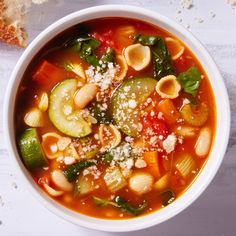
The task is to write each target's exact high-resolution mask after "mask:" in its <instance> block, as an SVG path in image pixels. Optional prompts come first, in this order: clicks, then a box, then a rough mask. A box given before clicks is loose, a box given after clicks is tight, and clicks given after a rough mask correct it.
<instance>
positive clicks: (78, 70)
mask: <svg viewBox="0 0 236 236" xmlns="http://www.w3.org/2000/svg"><path fill="white" fill-rule="evenodd" d="M64 68H65V69H66V70H68V71H73V72H74V73H75V74H76V75H78V76H79V77H80V78H81V79H82V81H81V82H85V80H86V75H85V72H84V69H83V67H82V65H81V64H78V63H72V62H66V63H64Z"/></svg>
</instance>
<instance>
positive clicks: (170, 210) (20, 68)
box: [4, 5, 230, 232]
mask: <svg viewBox="0 0 236 236" xmlns="http://www.w3.org/2000/svg"><path fill="white" fill-rule="evenodd" d="M103 17H128V18H134V19H139V20H143V21H146V22H149V23H152V24H154V25H157V26H159V27H161V28H163V29H165V30H167V31H168V32H170V33H172V34H174V35H175V36H176V37H177V38H179V39H180V40H182V41H183V42H184V43H185V44H186V45H187V46H188V47H189V48H190V49H191V51H192V52H193V53H194V55H195V56H196V57H197V58H198V60H199V61H200V62H201V64H202V65H203V66H204V69H205V71H206V73H207V75H208V77H209V79H210V82H211V86H212V88H213V91H214V96H215V102H216V107H217V127H216V135H215V140H214V145H213V148H212V151H211V153H210V157H209V160H208V161H207V163H206V165H205V167H204V168H203V170H202V171H201V173H200V174H199V176H198V177H197V179H196V180H195V181H194V183H193V184H192V185H191V186H190V187H189V188H188V190H187V191H186V192H185V193H183V194H182V196H180V197H179V198H178V199H177V200H176V201H174V202H173V203H172V204H170V205H169V206H167V207H165V208H163V209H161V210H159V211H156V212H154V213H152V214H149V215H145V216H141V217H138V218H133V219H128V220H104V219H97V218H92V217H89V216H85V215H82V214H79V213H76V212H74V211H71V210H69V209H67V208H65V207H63V206H62V205H60V204H58V203H57V202H56V201H54V200H52V199H50V198H49V197H48V196H47V195H46V194H45V193H43V192H42V190H41V189H40V188H39V187H38V186H37V184H36V183H35V182H34V180H33V178H32V177H31V175H30V174H29V172H28V171H27V170H26V168H25V167H24V165H23V163H22V161H21V159H20V156H19V154H18V151H17V148H16V142H15V134H14V105H13V104H14V103H15V99H16V93H17V89H18V86H19V84H20V81H21V78H22V76H23V74H24V71H25V70H26V68H27V66H28V64H29V63H30V62H31V60H32V58H33V57H34V56H35V54H36V53H37V52H38V51H39V50H40V49H41V48H42V47H43V46H44V45H45V44H46V43H47V42H48V41H49V40H51V39H52V38H54V37H55V36H56V35H57V34H59V33H60V32H63V31H64V30H66V29H68V28H69V27H71V26H73V25H75V24H78V23H80V22H83V21H87V20H91V19H96V18H103ZM4 127H5V134H6V144H7V147H8V150H9V153H10V156H11V157H12V158H13V160H14V162H15V164H16V166H17V169H18V170H19V173H20V175H21V176H22V181H24V182H25V184H26V186H27V187H28V188H29V189H30V190H31V192H32V193H33V194H34V195H35V196H36V197H37V198H38V199H39V201H40V202H42V203H43V204H44V205H45V206H46V207H47V208H48V209H49V210H51V211H52V212H54V213H55V214H56V215H59V216H61V217H62V218H64V219H66V220H67V221H70V222H73V223H75V224H77V225H80V226H84V227H87V228H91V229H96V230H103V231H113V232H122V231H126V232H127V231H133V230H138V229H144V228H146V227H150V226H153V225H156V224H159V223H161V222H163V221H166V220H167V219H170V218H171V217H173V216H175V215H176V214H178V213H179V212H181V211H183V210H184V209H185V208H186V207H188V206H189V205H190V204H191V203H192V202H193V201H194V200H196V199H197V198H198V197H199V195H200V194H201V193H202V192H203V191H204V190H205V189H206V187H207V186H208V185H209V183H210V182H211V180H212V179H213V177H214V176H215V174H216V172H217V170H218V168H219V166H220V164H221V162H222V160H223V157H224V153H225V151H226V147H227V143H228V139H229V129H230V108H229V100H228V94H227V91H226V88H225V85H224V82H223V79H222V77H221V75H220V73H219V71H218V69H217V67H216V65H215V63H214V61H213V60H212V58H211V57H210V55H209V54H208V52H207V51H206V49H205V48H204V47H203V46H202V45H201V43H200V42H199V41H198V40H197V39H196V38H195V37H194V36H193V35H192V34H191V33H190V32H189V31H187V30H186V29H184V28H183V27H182V26H180V25H179V24H177V23H175V22H173V21H171V20H170V19H168V18H166V17H164V16H162V15H160V14H158V13H156V12H153V11H149V10H146V9H143V8H139V7H134V6H127V5H125V6H122V5H106V6H98V7H92V8H88V9H84V10H81V11H78V12H75V13H72V14H70V15H68V16H66V17H64V18H62V19H61V20H58V21H57V22H55V23H54V24H52V25H51V26H49V27H48V28H47V29H46V30H44V31H43V32H42V33H41V34H40V35H39V36H38V37H37V38H36V39H35V40H34V41H33V42H32V43H31V44H30V45H29V46H28V47H27V48H26V50H25V51H24V53H23V55H22V56H21V58H20V59H19V61H18V63H17V65H16V67H15V69H14V71H13V73H12V75H11V79H10V81H9V85H8V89H7V93H6V98H5V106H4Z"/></svg>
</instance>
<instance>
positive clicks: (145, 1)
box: [0, 0, 236, 236]
mask: <svg viewBox="0 0 236 236" xmlns="http://www.w3.org/2000/svg"><path fill="white" fill-rule="evenodd" d="M226 1H227V0H214V1H213V0H208V1H206V0H195V1H194V7H193V8H191V9H189V10H187V9H182V7H181V4H180V0H111V1H108V0H64V1H63V0H49V3H47V4H44V5H42V6H39V7H33V8H32V9H31V11H30V13H29V15H28V21H27V22H28V23H27V29H28V33H29V41H32V39H34V38H35V36H37V35H38V33H40V32H41V31H42V30H43V29H45V28H46V27H47V26H48V25H49V24H51V23H52V22H54V21H55V20H57V19H59V18H61V17H63V16H65V15H67V14H68V13H71V12H74V11H76V10H80V9H82V8H86V7H90V6H95V5H102V4H109V3H116V4H132V5H137V6H142V7H145V8H148V9H152V10H154V11H157V12H159V13H161V14H163V15H166V16H168V17H170V18H172V19H173V20H175V21H178V22H179V23H180V24H182V25H183V26H185V27H187V26H188V25H189V26H190V28H189V30H190V31H191V32H193V34H194V35H195V36H196V37H197V38H199V39H200V40H201V41H202V43H203V44H204V45H205V46H206V48H207V49H208V50H209V52H210V54H211V55H212V57H213V58H214V59H215V61H216V63H217V65H218V66H219V69H220V71H221V73H222V75H223V77H224V80H225V82H226V86H227V88H228V92H229V96H230V101H231V111H232V124H231V125H232V126H231V137H230V142H229V146H228V151H227V153H226V155H225V158H224V161H223V164H222V166H221V167H220V170H219V171H218V173H217V175H216V177H215V178H214V180H213V182H212V183H211V184H210V186H209V187H208V189H207V190H206V191H205V192H204V193H203V194H202V195H201V196H200V197H199V198H198V199H197V201H196V202H195V203H193V204H192V205H191V206H190V207H189V208H188V209H186V210H185V211H183V212H182V213H180V214H179V215H178V216H176V217H174V218H173V219H171V220H169V221H167V222H165V223H163V224H161V225H158V226H156V227H153V228H150V229H147V230H143V231H139V232H133V233H124V234H123V235H128V236H134V235H135V236H139V235H140V236H141V235H151V236H152V235H158V236H167V235H168V236H171V235H175V236H178V235H179V236H189V235H191V236H192V235H193V236H199V235H207V236H218V235H220V236H223V235H224V236H226V235H227V236H228V235H230V236H231V235H232V236H233V235H236V121H235V119H236V102H235V101H236V92H235V91H236V8H235V9H234V8H233V7H231V6H230V5H228V4H227V2H226ZM178 10H181V13H178ZM211 12H213V13H215V17H213V18H212V17H211V15H212V13H211ZM199 18H201V19H203V20H204V21H203V22H202V23H199ZM22 52H23V49H16V48H12V47H8V46H6V45H4V44H0V114H1V115H0V236H9V235H57V236H59V235H70V236H74V235H86V236H87V235H88V236H89V235H90V236H92V235H95V234H96V235H97V236H108V235H112V236H116V235H117V236H118V235H122V234H118V233H105V232H96V231H92V230H87V229H84V228H80V227H77V226H75V225H72V224H70V223H67V222H65V221H64V220H62V219H60V218H58V217H57V216H55V215H53V214H52V213H50V212H49V211H48V210H47V209H45V208H44V207H43V206H42V205H40V204H39V203H38V202H37V201H36V199H34V198H33V197H32V196H31V195H30V193H29V192H28V190H27V189H26V187H25V186H24V185H23V184H22V183H21V182H20V181H19V180H18V176H17V175H16V174H15V170H14V167H13V165H12V162H11V157H10V156H9V155H8V153H7V150H6V146H5V144H4V138H3V126H4V124H3V121H2V108H3V101H4V94H5V91H6V87H7V83H8V80H9V77H10V74H11V72H12V69H13V67H14V66H15V64H16V62H17V60H18V58H19V57H20V55H21V54H22Z"/></svg>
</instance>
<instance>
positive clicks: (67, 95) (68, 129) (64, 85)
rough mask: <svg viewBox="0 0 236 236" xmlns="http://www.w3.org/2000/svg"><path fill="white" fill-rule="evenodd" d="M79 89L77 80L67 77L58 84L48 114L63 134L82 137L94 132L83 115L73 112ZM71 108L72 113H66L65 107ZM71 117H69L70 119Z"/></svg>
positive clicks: (51, 96) (51, 98)
mask: <svg viewBox="0 0 236 236" xmlns="http://www.w3.org/2000/svg"><path fill="white" fill-rule="evenodd" d="M76 90H77V80H76V79H67V80H64V81H62V82H61V83H60V84H58V85H57V86H56V87H55V88H54V89H53V90H52V92H51V95H50V102H49V110H48V115H49V119H50V121H51V122H52V124H53V125H54V126H55V127H56V128H57V129H58V130H59V131H60V132H62V133H63V134H66V135H68V136H71V137H75V138H81V137H85V136H87V135H88V134H90V133H91V132H92V128H91V125H90V124H89V123H88V122H86V121H85V120H84V119H83V117H81V116H78V113H76V111H75V112H74V113H73V108H74V104H73V98H74V94H75V92H76ZM68 107H69V108H70V109H71V110H72V113H71V114H70V115H66V114H65V111H64V110H65V109H66V108H68ZM68 117H69V119H68Z"/></svg>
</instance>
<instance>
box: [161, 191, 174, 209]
mask: <svg viewBox="0 0 236 236" xmlns="http://www.w3.org/2000/svg"><path fill="white" fill-rule="evenodd" d="M160 197H161V201H162V205H163V206H167V205H169V204H170V203H172V202H173V201H174V200H175V194H174V192H173V191H172V190H166V191H165V192H163V193H161V195H160Z"/></svg>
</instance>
